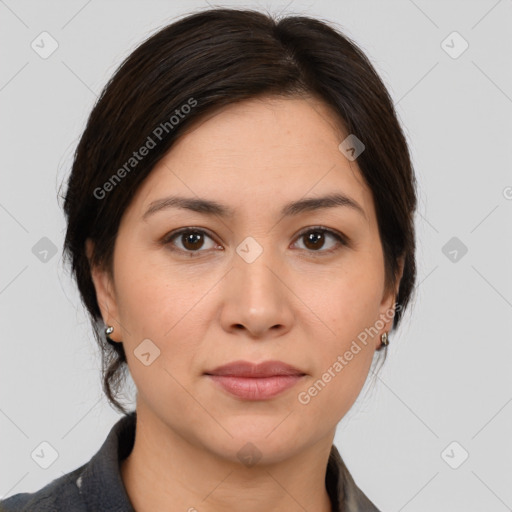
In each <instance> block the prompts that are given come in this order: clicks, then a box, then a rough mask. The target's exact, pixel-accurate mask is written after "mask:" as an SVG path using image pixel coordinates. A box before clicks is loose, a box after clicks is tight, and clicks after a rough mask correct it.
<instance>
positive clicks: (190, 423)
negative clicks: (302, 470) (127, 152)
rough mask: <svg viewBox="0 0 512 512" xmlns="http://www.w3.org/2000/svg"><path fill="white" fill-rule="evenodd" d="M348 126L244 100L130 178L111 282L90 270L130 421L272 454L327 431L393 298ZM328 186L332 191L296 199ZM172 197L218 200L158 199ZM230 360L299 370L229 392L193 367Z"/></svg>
mask: <svg viewBox="0 0 512 512" xmlns="http://www.w3.org/2000/svg"><path fill="white" fill-rule="evenodd" d="M347 136H348V134H347V133H345V134H342V133H341V132H339V131H338V129H337V128H336V121H335V118H334V117H333V114H332V113H331V112H330V111H329V110H328V109H327V107H326V106H324V105H323V104H322V103H321V102H319V101H317V100H313V99H276V98H274V99H270V98H264V99H259V100H257V99H253V100H250V101H245V102H243V103H239V104H235V105H230V106H228V107H224V108H222V109H221V110H220V111H218V112H217V113H215V114H214V115H211V116H209V117H208V118H206V120H203V121H202V122H201V123H199V124H196V125H195V126H194V127H193V129H192V130H190V131H189V132H187V133H186V134H185V135H184V136H183V137H181V138H180V139H179V140H178V141H177V143H176V144H175V145H174V146H173V148H172V150H171V151H170V152H169V153H168V154H167V155H166V156H165V157H164V158H163V159H162V160H161V161H160V162H159V163H158V164H157V165H156V167H155V168H154V170H153V171H152V172H151V174H150V175H149V176H148V178H147V179H146V180H145V181H144V182H143V184H142V185H141V187H140V188H139V189H138V191H137V193H136V195H135V196H134V198H133V201H132V203H131V204H130V206H129V208H128V209H127V210H126V212H125V214H124V216H123V218H122V221H121V225H120V228H119V232H118V236H117V240H116V244H115V250H114V265H113V268H114V277H113V281H110V280H109V278H108V275H107V274H106V273H101V272H100V271H99V270H95V271H94V273H93V277H94V282H95V286H96V290H97V296H98V301H99V303H100V307H101V309H102V313H103V318H104V320H105V322H106V323H107V324H109V325H113V326H114V327H115V331H114V333H113V334H112V336H111V337H112V339H114V340H115V341H122V342H123V344H124V348H125V351H126V356H127V362H128V366H129V369H130V372H131V375H132V377H133V380H134V382H135V384H136V386H137V389H138V396H137V410H138V414H139V415H140V416H141V419H143V420H144V421H148V422H153V424H154V425H157V424H158V425H159V427H158V428H160V429H161V428H162V425H163V426H164V427H167V428H168V429H170V431H172V432H174V433H175V434H176V436H179V438H181V439H182V440H184V441H186V442H188V443H190V444H192V445H193V446H195V447H199V448H200V449H202V450H207V451H208V452H210V453H212V454H215V455H217V456H219V457H222V458H227V459H231V460H233V461H236V460H237V458H239V456H238V455H237V454H238V453H239V450H240V449H241V448H242V447H243V446H244V445H246V443H248V442H250V443H252V445H251V446H254V447H255V448H252V449H254V450H257V452H258V453H259V454H261V456H262V457H263V458H264V460H265V461H267V462H272V461H274V462H275V461H278V460H283V459H285V458H287V457H290V456H292V455H293V454H294V453H298V452H300V451H301V450H304V449H306V448H307V447H311V446H312V445H313V444H315V443H316V442H319V441H322V440H325V439H327V438H329V436H334V432H335V429H336V425H337V423H338V422H339V421H340V420H341V418H342V417H343V416H344V415H345V413H346V412H347V411H348V410H349V408H350V407H351V406H352V404H353V403H354V401H355V399H356V398H357V395H358V394H359V392H360V390H361V388H362V386H363V384H364V381H365V379H366V377H367V375H368V371H369V368H370V365H371V362H372V356H373V354H374V351H375V349H376V348H378V346H379V344H380V335H381V334H382V333H383V332H385V331H388V330H389V329H390V327H391V318H392V313H393V309H392V308H393V304H394V298H395V297H394V293H389V294H387V293H386V290H385V288H384V259H383V253H382V247H381V241H380V238H379V233H378V226H377V219H376V213H375V210H374V204H373V199H372V195H371V192H370V190H369V189H368V188H367V186H366V185H365V184H364V183H363V180H362V178H361V176H360V174H359V171H358V168H357V165H356V163H357V161H350V160H349V159H347V158H346V156H345V155H344V154H343V153H342V152H341V151H340V149H339V148H338V146H339V145H340V143H341V142H342V141H343V140H344V138H346V137H347ZM133 172H136V171H135V170H134V171H133ZM125 179H129V178H125ZM334 194H337V195H339V196H346V198H347V201H345V203H347V204H342V203H343V201H338V202H337V204H334V202H331V203H329V204H328V205H324V206H323V207H322V206H321V205H318V204H317V205H316V206H317V207H314V206H315V204H314V203H309V206H310V207H307V205H308V203H305V204H303V205H302V206H300V204H301V203H302V202H303V201H306V200H311V199H319V198H323V197H325V196H329V195H334ZM171 196H173V197H179V198H183V199H191V200H199V199H200V200H202V201H208V202H214V203H215V204H216V205H219V206H221V207H222V208H223V209H225V210H226V211H227V212H229V213H226V214H225V215H224V214H220V213H219V212H218V211H217V212H216V214H215V213H211V212H209V211H208V208H202V211H194V210H193V209H189V208H187V207H185V205H183V207H179V205H178V204H177V202H176V201H175V202H174V206H173V205H171V202H170V201H169V202H168V204H167V206H165V204H164V203H163V202H162V201H163V200H166V199H168V198H170V197H171ZM106 200H108V199H106ZM349 201H352V202H353V203H354V204H355V205H357V206H350V204H349ZM293 203H299V204H298V205H296V206H290V205H292V204H293ZM199 210H200V209H199ZM148 212H149V213H148ZM320 227H321V228H322V229H325V230H327V231H324V232H322V231H320ZM184 228H187V229H189V230H190V231H191V232H189V233H188V234H187V233H182V234H178V235H176V236H173V235H174V234H175V233H176V232H177V231H178V230H182V229H184ZM194 232H196V233H195V234H194ZM197 232H198V233H197ZM337 234H339V236H340V237H341V238H340V239H338V238H337ZM343 240H344V241H343ZM365 329H366V331H365ZM240 360H242V361H248V362H252V363H260V362H263V361H268V360H273V361H281V362H284V363H287V364H289V365H291V366H293V367H295V368H296V369H298V370H300V372H301V373H302V374H303V376H302V377H298V378H296V379H294V380H292V379H290V378H288V379H285V378H281V379H280V378H275V379H274V383H275V382H277V381H279V380H281V381H285V380H286V381H287V382H291V383H293V385H292V387H289V388H287V389H284V390H282V391H281V392H279V393H277V394H274V395H272V394H271V393H270V394H267V395H265V392H264V390H263V388H264V384H263V381H260V383H261V384H255V385H253V387H251V389H253V390H254V388H257V389H259V390H260V392H261V394H259V395H258V394H254V395H251V396H240V395H237V394H233V393H232V392H231V391H228V390H226V389H225V388H224V387H223V386H222V385H220V384H219V382H218V381H217V380H216V379H213V378H212V377H211V376H208V375H206V373H208V372H211V371H212V370H214V369H215V368H217V367H219V366H222V365H226V364H227V363H230V362H234V361H240ZM221 380H222V379H221ZM228 380H229V379H227V378H224V381H225V382H227V381H228ZM230 382H231V381H230ZM237 382H239V381H235V384H234V385H235V387H236V385H237ZM244 382H248V381H247V380H245V381H244ZM252 382H255V381H254V380H253V381H252ZM266 382H269V380H267V381H266ZM240 385H242V384H240ZM272 389H273V390H274V391H276V390H275V389H274V388H272ZM262 390H263V391H262ZM160 431H161V430H160ZM246 449H248V448H246Z"/></svg>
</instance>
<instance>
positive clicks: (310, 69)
mask: <svg viewBox="0 0 512 512" xmlns="http://www.w3.org/2000/svg"><path fill="white" fill-rule="evenodd" d="M268 95H275V96H281V97H283V96H284V97H295V96H304V95H309V96H314V97H317V98H320V99H321V100H322V101H323V102H324V103H325V104H327V105H328V106H330V107H331V108H332V109H333V111H334V112H335V113H336V114H337V116H338V117H339V120H340V122H341V123H342V125H343V126H344V127H345V129H346V131H347V133H348V134H354V135H355V136H356V137H357V138H358V139H360V140H361V141H362V142H363V143H364V145H365V149H364V151H363V152H362V153H361V154H360V155H359V157H358V158H357V164H358V166H359V168H360V170H361V173H362V176H363V178H364V180H365V181H366V183H367V184H368V186H369V188H370V190H371V192H372V195H373V199H374V203H375V209H376V214H377V220H378V224H379V232H380V237H381V240H382V246H383V252H384V259H385V269H386V285H387V286H388V289H391V287H392V288H395V287H396V284H397V283H398V281H397V277H399V276H398V271H399V259H400V257H403V258H404V270H403V276H402V279H401V281H400V287H399V291H398V296H397V298H396V302H397V311H396V314H395V317H394V319H393V327H392V328H393V329H396V327H397V326H398V324H399V322H400V319H401V317H402V314H403V312H404V310H405V308H406V306H407V304H408V302H409V300H410V297H411V294H412V292H413V289H414V284H415V279H416V265H415V235H414V221H413V214H414V210H415V208H416V190H415V187H416V181H415V177H414V173H413V169H412V164H411V159H410V155H409V151H408V147H407V143H406V140H405V137H404V134H403V132H402V129H401V127H400V124H399V121H398V119H397V117H396V113H395V110H394V106H393V102H392V100H391V98H390V96H389V94H388V92H387V90H386V87H385V86H384V84H383V83H382V81H381V80H380V78H379V76H378V75H377V73H376V71H375V70H374V68H373V66H372V64H371V63H370V61H369V60H368V58H367V57H366V56H365V55H364V53H363V52H362V51H361V50H360V49H359V48H358V47H357V46H356V45H355V43H354V42H352V41H351V40H350V39H349V38H348V37H346V36H344V35H343V34H342V33H341V32H340V31H339V30H337V29H335V28H333V27H332V26H330V25H329V24H328V23H326V22H323V21H320V20H317V19H312V18H309V17H305V16H289V17H283V18H281V19H275V18H273V17H272V16H271V15H269V14H264V13H260V12H257V11H253V10H242V9H224V8H221V9H211V10H205V11H201V12H198V13H194V14H189V15H188V16H186V17H184V18H182V19H180V20H178V21H176V22H175V23H172V24H171V25H169V26H166V27H165V28H163V29H162V30H160V31H158V32H157V33H155V34H154V35H152V36H151V37H150V38H149V39H147V40H146V41H145V42H143V43H142V44H141V45H140V46H139V47H138V48H137V49H136V50H135V51H133V53H132V54H131V55H129V56H128V58H127V59H126V60H125V61H124V62H123V63H122V64H121V66H120V67H119V68H118V70H117V71H116V73H115V74H114V76H113V77H112V78H111V79H110V81H109V82H108V83H107V85H106V86H105V88H104V89H103V91H102V93H101V95H100V97H99V99H98V101H97V103H96V105H95V106H94V108H93V110H92V112H91V114H90V117H89V119H88V122H87V126H86V128H85V130H84V132H83V134H82V137H81V139H80V141H79V144H78V146H77V148H76V152H75V155H74V162H73V166H72V170H71V174H70V176H69V180H68V186H67V191H66V195H65V197H64V211H65V214H66V217H67V232H66V237H65V242H64V249H63V252H64V257H65V258H66V257H67V258H68V259H69V262H70V263H71V270H72V273H73V277H74V278H75V279H76V281H77V285H78V289H79V291H80V294H81V297H82V301H83V303H84V304H85V306H86V308H87V310H88V312H89V314H90V316H91V321H92V324H93V329H94V333H95V337H96V338H97V341H98V343H99V345H100V348H101V353H102V365H103V389H104V391H105V393H106V395H107V397H108V399H109V401H110V402H111V403H112V404H113V405H114V406H115V407H116V408H117V409H118V410H120V411H122V412H125V413H126V412H127V411H126V409H125V408H124V407H123V405H122V404H121V403H120V402H119V401H118V398H117V393H118V391H119V389H120V386H121V384H122V382H123V380H124V377H125V372H126V357H125V353H124V349H123V345H122V343H115V342H112V341H111V340H109V339H107V338H106V336H105V333H104V328H105V326H104V323H103V320H102V317H101V313H100V309H99V307H98V302H97V298H96V292H95V288H94V285H93V282H92V279H91V266H90V264H89V261H88V259H87V256H86V252H85V241H86V239H87V238H91V239H92V240H93V242H94V247H95V250H94V254H93V256H92V259H91V265H99V266H101V267H102V268H105V269H107V270H108V271H109V272H110V274H111V275H112V260H113V258H112V256H113V249H114V242H115V239H116V234H117V231H118V227H119V223H120V220H121V217H122V215H123V213H124V211H125V210H126V208H127V207H128V205H129V203H130V201H131V200H132V198H133V197H134V194H135V193H136V191H137V189H138V187H139V186H140V185H141V183H142V181H143V180H144V179H145V178H147V176H148V175H149V173H150V172H151V170H152V168H153V167H154V165H155V164H156V163H157V162H158V161H159V159H161V158H162V157H163V156H164V155H165V154H166V153H167V152H168V151H169V149H170V148H171V147H172V145H173V143H174V142H175V141H176V139H177V137H178V136H179V135H180V134H183V132H184V130H185V129H186V128H187V127H190V126H191V125H192V123H193V122H195V121H197V120H200V119H201V116H203V115H204V114H206V113H211V112H212V111H213V110H215V109H217V108H219V107H221V106H224V105H228V104H232V103H235V102H240V101H243V100H245V99H249V98H254V97H257V96H268ZM185 105H188V106H189V107H190V108H189V107H187V108H185V107H184V106H185ZM158 128H159V129H158ZM156 134H158V136H157V135H156ZM148 137H149V138H150V139H151V140H152V141H153V143H154V146H152V147H151V149H150V150H149V151H148V152H146V153H147V154H146V156H144V158H141V159H137V160H134V159H133V158H134V156H133V153H134V151H137V150H139V148H141V147H143V146H144V145H146V146H149V138H148ZM340 142H341V141H340ZM122 169H124V171H123V170H122ZM384 352H385V351H384Z"/></svg>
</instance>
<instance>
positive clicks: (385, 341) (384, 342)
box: [380, 332, 389, 347]
mask: <svg viewBox="0 0 512 512" xmlns="http://www.w3.org/2000/svg"><path fill="white" fill-rule="evenodd" d="M380 341H381V343H382V346H383V347H387V346H388V345H389V338H388V333H387V332H384V333H382V334H381V336H380Z"/></svg>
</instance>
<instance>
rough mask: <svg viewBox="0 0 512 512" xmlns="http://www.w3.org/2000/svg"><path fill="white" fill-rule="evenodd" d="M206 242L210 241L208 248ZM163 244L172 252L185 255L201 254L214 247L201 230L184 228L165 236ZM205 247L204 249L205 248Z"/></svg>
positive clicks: (208, 237) (209, 238)
mask: <svg viewBox="0 0 512 512" xmlns="http://www.w3.org/2000/svg"><path fill="white" fill-rule="evenodd" d="M207 240H211V243H210V247H208V244H207ZM163 243H164V244H165V245H169V246H170V247H171V249H172V250H177V251H182V252H185V253H187V252H188V253H191V254H192V253H195V252H197V253H201V252H206V250H208V249H211V248H214V247H215V246H216V244H215V242H214V241H213V239H212V238H211V237H210V236H209V235H208V234H207V233H206V232H205V231H203V230H202V229H191V228H185V229H181V230H179V231H177V232H174V233H170V234H169V235H167V236H166V237H165V238H164V240H163ZM205 245H206V248H205Z"/></svg>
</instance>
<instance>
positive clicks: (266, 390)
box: [208, 375, 303, 400]
mask: <svg viewBox="0 0 512 512" xmlns="http://www.w3.org/2000/svg"><path fill="white" fill-rule="evenodd" d="M208 377H210V378H211V379H212V380H213V381H214V382H216V383H217V384H218V385H220V386H221V387H222V388H223V389H225V390H226V391H227V392H228V393H231V394H232V395H234V396H236V397H238V398H243V399H244V400H265V399H268V398H272V397H274V396H276V395H279V394H280V393H282V392H284V391H286V390H287V389H290V388H291V387H293V386H295V384H297V382H299V380H300V379H302V377H303V376H302V375H274V376H272V377H233V376H227V375H208Z"/></svg>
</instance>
